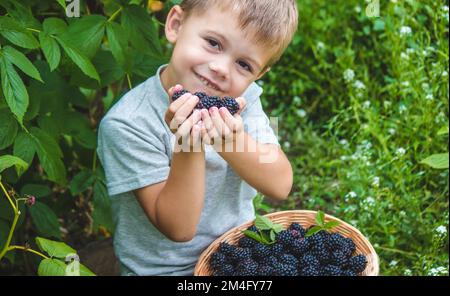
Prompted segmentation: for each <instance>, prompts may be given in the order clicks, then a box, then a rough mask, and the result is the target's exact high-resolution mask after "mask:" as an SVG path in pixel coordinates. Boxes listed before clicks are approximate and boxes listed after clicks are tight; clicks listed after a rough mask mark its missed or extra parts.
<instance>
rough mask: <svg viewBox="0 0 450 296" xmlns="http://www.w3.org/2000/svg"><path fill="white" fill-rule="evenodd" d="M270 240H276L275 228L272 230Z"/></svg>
mask: <svg viewBox="0 0 450 296" xmlns="http://www.w3.org/2000/svg"><path fill="white" fill-rule="evenodd" d="M270 240H271V241H272V242H273V241H275V231H273V229H272V230H270Z"/></svg>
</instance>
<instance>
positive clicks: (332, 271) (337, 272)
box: [322, 265, 343, 276]
mask: <svg viewBox="0 0 450 296" xmlns="http://www.w3.org/2000/svg"><path fill="white" fill-rule="evenodd" d="M322 273H323V275H325V276H341V275H343V272H342V269H341V268H340V267H338V266H336V265H327V266H325V267H324V268H323V272H322Z"/></svg>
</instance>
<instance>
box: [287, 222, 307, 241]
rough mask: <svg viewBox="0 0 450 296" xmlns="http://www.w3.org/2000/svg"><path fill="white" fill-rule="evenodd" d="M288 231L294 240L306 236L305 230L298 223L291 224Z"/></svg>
mask: <svg viewBox="0 0 450 296" xmlns="http://www.w3.org/2000/svg"><path fill="white" fill-rule="evenodd" d="M288 230H289V231H290V232H291V233H292V235H293V236H294V237H295V238H304V237H305V235H306V230H305V228H303V227H302V226H301V225H300V224H299V223H296V222H294V223H292V224H291V226H289V228H288Z"/></svg>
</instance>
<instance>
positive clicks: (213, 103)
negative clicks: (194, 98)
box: [201, 97, 221, 110]
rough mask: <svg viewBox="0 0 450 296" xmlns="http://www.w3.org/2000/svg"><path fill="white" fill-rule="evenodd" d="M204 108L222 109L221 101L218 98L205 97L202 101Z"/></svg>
mask: <svg viewBox="0 0 450 296" xmlns="http://www.w3.org/2000/svg"><path fill="white" fill-rule="evenodd" d="M201 102H202V105H203V108H205V109H208V110H209V109H211V108H212V107H217V108H220V107H221V103H220V99H219V98H218V97H205V98H203V99H202V100H201Z"/></svg>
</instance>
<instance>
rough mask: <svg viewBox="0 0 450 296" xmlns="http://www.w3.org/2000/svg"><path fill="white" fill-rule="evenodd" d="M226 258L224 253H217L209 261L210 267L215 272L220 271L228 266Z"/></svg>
mask: <svg viewBox="0 0 450 296" xmlns="http://www.w3.org/2000/svg"><path fill="white" fill-rule="evenodd" d="M226 262H227V260H226V256H225V255H224V254H223V253H219V252H216V253H214V254H212V255H211V258H210V259H209V266H210V267H211V269H212V270H213V271H219V270H220V269H221V268H222V266H224V265H225V264H226Z"/></svg>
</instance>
